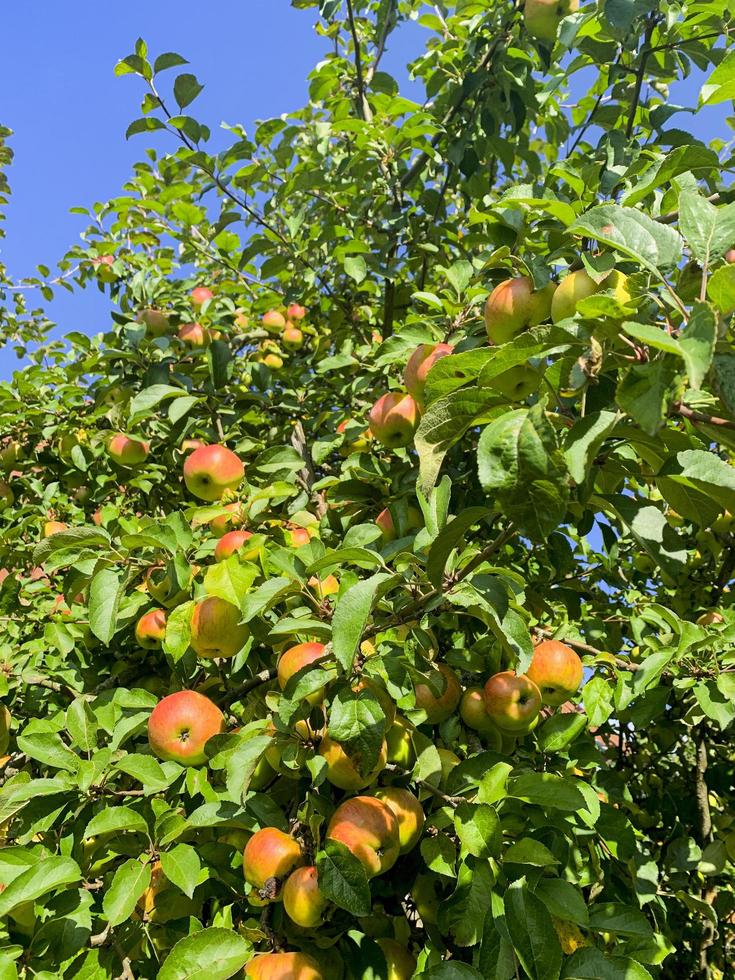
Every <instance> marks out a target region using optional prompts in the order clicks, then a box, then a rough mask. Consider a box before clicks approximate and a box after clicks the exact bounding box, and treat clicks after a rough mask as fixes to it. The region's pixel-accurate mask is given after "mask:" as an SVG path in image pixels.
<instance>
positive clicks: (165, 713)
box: [148, 691, 225, 766]
mask: <svg viewBox="0 0 735 980" xmlns="http://www.w3.org/2000/svg"><path fill="white" fill-rule="evenodd" d="M224 730H225V716H224V715H223V714H222V712H221V711H220V710H219V708H218V707H217V705H216V704H215V703H214V702H213V701H210V700H209V698H207V697H205V696H204V695H203V694H199V693H198V692H197V691H177V692H176V693H175V694H169V695H168V697H165V698H164V699H163V700H162V701H159V702H158V704H157V705H156V706H155V708H154V709H153V711H152V712H151V715H150V717H149V719H148V742H149V744H150V747H151V749H152V751H153V753H154V754H155V755H157V756H158V758H159V759H163V760H164V761H171V762H178V763H180V764H181V765H182V766H201V765H203V764H204V763H205V762H206V761H207V756H206V754H205V752H204V746H205V744H206V742H207V740H208V739H210V738H212V736H213V735H219V734H220V733H221V732H223V731H224Z"/></svg>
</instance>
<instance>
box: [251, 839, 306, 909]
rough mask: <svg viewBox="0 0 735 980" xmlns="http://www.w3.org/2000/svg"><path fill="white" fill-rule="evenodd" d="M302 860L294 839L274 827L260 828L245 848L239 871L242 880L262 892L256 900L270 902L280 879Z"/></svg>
mask: <svg viewBox="0 0 735 980" xmlns="http://www.w3.org/2000/svg"><path fill="white" fill-rule="evenodd" d="M302 860H303V852H302V850H301V845H300V844H299V842H298V841H297V840H294V838H293V837H291V836H290V835H289V834H285V833H284V832H283V831H282V830H278V829H277V828H276V827H263V829H262V830H258V831H256V832H255V833H254V834H253V836H252V837H251V838H250V840H249V841H248V842H247V844H246V845H245V850H244V851H243V855H242V870H243V873H244V875H245V881H247V882H248V883H249V884H251V885H252V886H253V888H255V889H256V890H257V891H258V892H261V893H264V894H261V896H260V897H261V898H263V899H266V900H268V901H273V900H275V899H276V898H278V897H279V893H280V890H281V883H282V879H284V878H285V877H286V876H287V875H289V874H290V873H291V872H292V871H293V870H294V868H295V867H297V866H298V865H299V864H301V862H302ZM273 879H275V881H274V880H273Z"/></svg>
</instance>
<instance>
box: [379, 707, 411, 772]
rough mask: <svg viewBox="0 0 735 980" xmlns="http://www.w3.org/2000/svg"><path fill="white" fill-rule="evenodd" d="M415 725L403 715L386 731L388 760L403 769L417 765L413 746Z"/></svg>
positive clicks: (398, 716) (397, 717)
mask: <svg viewBox="0 0 735 980" xmlns="http://www.w3.org/2000/svg"><path fill="white" fill-rule="evenodd" d="M414 731H415V729H414V726H413V725H412V724H411V722H410V721H408V719H406V718H404V717H403V716H402V715H397V716H396V720H395V721H394V722H393V724H392V725H391V727H390V728H389V729H388V731H387V732H386V736H385V741H386V745H387V747H388V762H391V763H393V764H394V765H396V766H401V768H402V769H413V767H414V766H415V765H416V750H415V749H414V747H413V732H414Z"/></svg>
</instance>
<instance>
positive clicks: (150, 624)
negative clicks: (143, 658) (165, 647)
mask: <svg viewBox="0 0 735 980" xmlns="http://www.w3.org/2000/svg"><path fill="white" fill-rule="evenodd" d="M165 636H166V613H165V612H164V611H163V609H151V610H150V612H147V613H144V614H143V615H142V616H141V617H140V619H139V620H138V622H137V623H136V624H135V639H136V641H137V643H138V646H140V647H142V648H143V649H144V650H155V649H156V648H157V647H160V645H161V644H162V643H163V639H164V637H165Z"/></svg>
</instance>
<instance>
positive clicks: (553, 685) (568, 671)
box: [526, 640, 584, 708]
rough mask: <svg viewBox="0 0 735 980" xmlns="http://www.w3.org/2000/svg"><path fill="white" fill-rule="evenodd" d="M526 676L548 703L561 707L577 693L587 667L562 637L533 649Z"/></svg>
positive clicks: (553, 706)
mask: <svg viewBox="0 0 735 980" xmlns="http://www.w3.org/2000/svg"><path fill="white" fill-rule="evenodd" d="M526 677H528V678H529V680H532V681H533V683H534V684H535V685H536V687H537V688H538V689H539V691H540V692H541V699H542V701H543V703H544V704H548V705H549V706H550V707H552V708H558V707H559V705H561V704H564V702H565V701H568V700H569V698H571V697H574V695H575V694H576V693H577V691H578V690H579V687H580V685H581V683H582V679H583V677H584V670H583V668H582V661H581V660H580V659H579V657H578V655H577V654H576V653H575V652H574V650H572V648H571V647H568V646H567V645H566V644H565V643H560V642H559V641H558V640H544V641H543V642H542V643H539V644H538V646H537V647H536V649H535V650H534V651H533V659H532V660H531V666H530V667H529V668H528V670H527V671H526Z"/></svg>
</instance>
